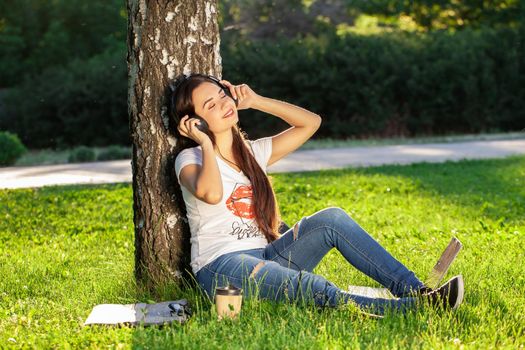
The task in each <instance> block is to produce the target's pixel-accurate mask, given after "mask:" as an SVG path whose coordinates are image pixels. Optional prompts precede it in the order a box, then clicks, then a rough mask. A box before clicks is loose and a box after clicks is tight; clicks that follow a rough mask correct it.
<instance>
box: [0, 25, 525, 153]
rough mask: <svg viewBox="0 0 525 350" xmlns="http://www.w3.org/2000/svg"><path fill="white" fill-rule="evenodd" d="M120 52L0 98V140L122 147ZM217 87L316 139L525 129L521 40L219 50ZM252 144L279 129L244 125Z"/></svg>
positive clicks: (495, 35) (245, 117)
mask: <svg viewBox="0 0 525 350" xmlns="http://www.w3.org/2000/svg"><path fill="white" fill-rule="evenodd" d="M125 55H126V47H125V43H124V42H113V43H111V45H109V46H108V49H106V50H105V51H104V52H103V53H101V54H98V55H96V56H93V57H90V58H86V59H76V60H73V61H71V62H70V63H69V64H67V65H64V66H57V67H52V68H48V69H45V70H44V71H42V73H41V74H39V75H38V76H35V77H33V78H32V79H26V80H24V81H23V82H22V83H21V84H20V85H18V86H16V87H15V88H10V89H6V91H5V93H2V94H4V95H5V97H3V100H4V103H3V105H4V107H3V108H0V129H5V130H9V131H12V132H14V133H16V134H18V135H19V136H20V138H21V140H22V142H24V144H26V145H28V146H29V147H32V148H45V147H50V148H57V147H69V146H76V145H88V146H105V145H110V144H120V145H129V143H130V138H129V121H128V110H127V98H126V96H127V92H126V91H127V70H126V61H125ZM221 55H222V58H223V59H222V62H223V76H224V77H225V78H227V79H228V80H230V81H232V82H234V83H240V82H246V83H248V84H249V85H250V86H251V87H253V88H254V90H255V91H256V92H258V93H260V94H261V95H265V96H268V97H272V98H277V99H281V100H285V101H288V102H291V103H295V104H298V105H300V106H303V107H305V108H307V109H310V110H312V111H314V112H316V113H318V114H320V115H321V116H322V117H323V123H322V125H321V128H320V129H319V131H318V132H317V133H316V134H315V137H316V138H366V137H372V136H373V137H397V136H429V135H443V134H451V133H454V134H457V133H478V132H491V131H517V130H522V129H523V120H525V28H499V29H494V28H481V29H479V30H472V29H464V30H462V31H457V32H454V33H451V32H446V31H436V32H429V33H425V34H419V33H408V32H401V31H397V32H391V33H384V34H381V35H370V36H360V35H355V34H348V35H345V36H338V35H336V34H333V33H327V34H325V35H324V36H322V37H311V38H306V39H301V40H299V39H297V40H288V39H275V40H272V41H264V40H259V41H253V42H252V41H240V40H228V39H226V40H223V41H222V48H221ZM240 121H241V126H242V128H243V129H244V130H245V131H246V132H247V133H248V135H249V137H250V138H257V137H261V136H267V135H268V134H269V133H277V132H279V131H282V130H283V129H284V128H286V127H287V124H286V123H284V122H283V121H282V120H281V119H280V118H273V117H269V116H268V115H266V114H263V113H261V112H258V111H253V110H248V111H242V112H241V113H240Z"/></svg>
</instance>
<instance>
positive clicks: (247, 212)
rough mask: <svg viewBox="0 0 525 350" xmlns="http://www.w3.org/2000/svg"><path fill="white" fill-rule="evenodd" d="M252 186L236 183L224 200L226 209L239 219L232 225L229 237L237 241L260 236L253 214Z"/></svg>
mask: <svg viewBox="0 0 525 350" xmlns="http://www.w3.org/2000/svg"><path fill="white" fill-rule="evenodd" d="M252 195H253V192H252V186H251V185H249V184H248V185H247V184H240V183H236V184H235V186H234V187H233V191H232V193H231V194H230V196H229V197H228V199H227V200H226V208H228V210H229V211H231V213H232V214H233V215H235V216H236V217H238V218H239V220H234V222H233V223H232V232H230V235H232V236H235V235H236V236H237V239H243V238H250V237H256V236H260V235H261V234H260V232H259V228H258V227H257V224H256V223H255V220H253V219H254V218H255V212H254V210H253V206H252Z"/></svg>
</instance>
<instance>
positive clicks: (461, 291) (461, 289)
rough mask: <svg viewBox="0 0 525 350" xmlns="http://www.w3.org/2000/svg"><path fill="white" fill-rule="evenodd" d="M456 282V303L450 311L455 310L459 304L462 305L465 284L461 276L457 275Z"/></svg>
mask: <svg viewBox="0 0 525 350" xmlns="http://www.w3.org/2000/svg"><path fill="white" fill-rule="evenodd" d="M456 277H457V281H458V296H457V298H456V302H455V303H454V305H453V306H452V310H456V309H457V308H458V307H459V305H461V303H463V298H464V296H465V284H464V282H463V275H458V276H456Z"/></svg>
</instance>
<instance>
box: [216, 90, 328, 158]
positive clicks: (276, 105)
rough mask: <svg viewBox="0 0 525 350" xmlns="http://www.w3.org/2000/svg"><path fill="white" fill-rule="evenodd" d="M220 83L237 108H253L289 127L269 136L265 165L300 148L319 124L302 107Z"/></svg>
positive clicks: (313, 115)
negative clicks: (266, 162)
mask: <svg viewBox="0 0 525 350" xmlns="http://www.w3.org/2000/svg"><path fill="white" fill-rule="evenodd" d="M221 82H222V83H223V84H224V85H226V86H227V87H228V88H229V89H230V91H231V93H232V95H233V97H234V98H236V99H237V100H238V103H239V104H238V109H247V108H254V109H257V110H260V111H261V112H265V113H268V114H271V115H273V116H276V117H279V118H281V119H282V120H284V121H285V122H287V123H288V124H290V125H291V126H292V127H291V128H289V129H287V130H285V131H283V132H281V133H279V134H277V135H275V136H272V155H271V157H270V160H269V161H268V165H272V164H273V163H275V162H276V161H278V160H279V159H281V158H283V157H284V156H286V155H287V154H289V153H291V152H293V151H295V150H296V149H298V148H299V147H301V145H302V144H304V143H305V142H306V141H307V140H308V139H309V138H310V137H311V136H312V135H313V134H314V133H315V132H316V131H317V129H319V126H320V125H321V117H320V116H319V115H317V114H315V113H312V112H310V111H308V110H306V109H304V108H301V107H298V106H295V105H293V104H290V103H286V102H283V101H279V100H274V99H271V98H268V97H263V96H260V95H258V94H256V93H255V92H254V91H253V90H252V89H251V88H250V87H249V86H248V85H246V84H242V85H232V84H231V83H229V82H228V81H226V80H222V81H221Z"/></svg>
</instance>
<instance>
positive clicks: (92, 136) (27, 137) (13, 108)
mask: <svg viewBox="0 0 525 350" xmlns="http://www.w3.org/2000/svg"><path fill="white" fill-rule="evenodd" d="M4 101H5V107H4V108H5V113H3V114H4V116H3V117H2V116H0V128H5V129H8V130H12V131H13V132H16V133H18V135H20V137H21V139H22V141H23V142H24V143H25V144H27V145H30V146H31V147H33V148H67V147H70V146H77V145H87V146H105V145H107V144H111V143H113V144H115V143H117V144H123V145H125V144H129V121H128V111H127V65H126V45H125V42H122V43H115V44H114V46H113V47H111V48H110V49H108V50H106V51H104V52H103V53H102V54H100V55H97V56H94V57H91V58H88V59H86V60H80V59H75V60H73V61H71V62H70V63H69V64H67V65H65V66H58V67H50V68H48V69H46V70H44V71H43V72H42V73H41V74H39V75H38V76H37V77H34V78H32V79H26V80H24V81H23V82H22V83H21V84H20V85H18V86H17V87H16V88H11V89H8V90H7V91H6V93H5V97H4ZM0 113H2V112H1V111H0ZM11 113H12V114H11Z"/></svg>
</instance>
